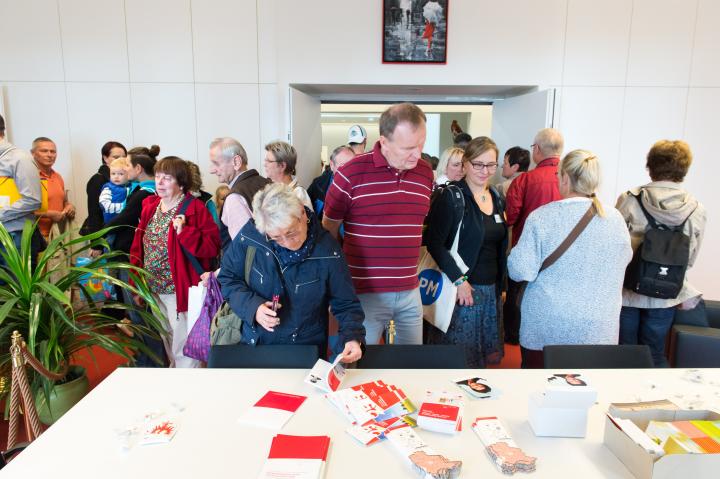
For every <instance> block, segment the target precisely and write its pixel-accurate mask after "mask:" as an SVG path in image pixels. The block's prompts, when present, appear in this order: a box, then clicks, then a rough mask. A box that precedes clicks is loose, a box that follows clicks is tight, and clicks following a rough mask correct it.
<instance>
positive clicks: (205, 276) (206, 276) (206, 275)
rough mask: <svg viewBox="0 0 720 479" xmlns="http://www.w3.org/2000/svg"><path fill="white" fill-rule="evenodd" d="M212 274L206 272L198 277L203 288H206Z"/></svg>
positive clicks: (211, 272)
mask: <svg viewBox="0 0 720 479" xmlns="http://www.w3.org/2000/svg"><path fill="white" fill-rule="evenodd" d="M211 274H213V271H206V272H204V273H203V274H201V275H200V279H201V280H202V284H203V286H205V287H206V288H207V285H208V279H210V275H211Z"/></svg>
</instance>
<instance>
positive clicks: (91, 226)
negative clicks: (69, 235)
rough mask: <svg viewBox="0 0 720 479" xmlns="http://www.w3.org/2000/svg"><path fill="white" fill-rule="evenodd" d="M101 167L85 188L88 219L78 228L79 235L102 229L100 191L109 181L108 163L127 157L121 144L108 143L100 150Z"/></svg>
mask: <svg viewBox="0 0 720 479" xmlns="http://www.w3.org/2000/svg"><path fill="white" fill-rule="evenodd" d="M100 153H101V155H102V165H101V166H100V168H99V169H98V171H97V173H95V174H94V175H92V177H90V180H88V182H87V186H86V187H85V192H86V193H87V211H88V217H87V219H86V220H85V222H83V225H82V227H81V228H80V234H83V235H88V234H91V233H95V232H96V231H99V230H101V229H102V228H103V211H102V208H101V207H100V190H102V187H103V185H104V184H105V183H107V182H108V181H110V163H112V162H113V161H114V160H117V159H118V158H124V157H126V156H127V149H126V148H125V146H123V144H122V143H118V142H117V141H108V142H107V143H105V144H104V145H103V147H102V148H101V149H100Z"/></svg>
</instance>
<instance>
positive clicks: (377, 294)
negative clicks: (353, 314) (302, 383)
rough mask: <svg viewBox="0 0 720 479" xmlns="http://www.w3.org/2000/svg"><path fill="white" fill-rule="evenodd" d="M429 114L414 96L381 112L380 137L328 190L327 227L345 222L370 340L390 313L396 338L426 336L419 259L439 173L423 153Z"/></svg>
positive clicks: (411, 340)
mask: <svg viewBox="0 0 720 479" xmlns="http://www.w3.org/2000/svg"><path fill="white" fill-rule="evenodd" d="M425 121H426V119H425V114H424V113H423V112H422V110H421V109H420V108H418V107H417V106H416V105H413V104H411V103H400V104H397V105H393V106H391V107H390V108H388V109H387V110H386V111H385V112H384V113H383V114H382V116H381V117H380V140H379V141H378V142H377V143H375V147H374V148H373V150H372V151H371V152H368V153H365V154H363V155H359V156H356V157H355V158H353V159H352V160H351V161H350V162H348V163H346V164H345V165H343V166H342V167H341V168H339V169H338V171H337V172H336V174H335V177H334V178H333V183H332V185H330V188H329V189H328V192H327V196H326V197H325V216H324V218H323V227H325V229H327V230H328V231H329V232H330V233H331V234H332V235H333V236H335V238H337V237H338V230H339V228H340V224H341V223H344V225H345V237H344V243H343V250H344V252H345V256H346V259H347V263H348V266H349V267H350V273H351V275H352V279H353V284H354V286H355V292H356V293H357V295H358V298H360V303H362V307H363V310H364V311H365V324H364V325H365V330H366V340H367V343H368V344H377V343H378V342H379V341H380V338H381V336H382V334H383V331H384V330H385V329H386V327H387V325H388V323H389V322H390V320H391V319H392V320H394V322H395V331H396V335H395V343H397V344H421V343H422V302H421V300H420V290H419V289H418V276H417V264H418V256H419V254H420V244H421V241H422V224H423V220H424V218H425V215H427V212H428V208H429V206H430V193H431V191H432V182H433V173H432V170H431V169H430V167H429V166H428V164H427V163H425V162H424V161H419V160H420V155H421V153H422V149H423V146H424V145H425Z"/></svg>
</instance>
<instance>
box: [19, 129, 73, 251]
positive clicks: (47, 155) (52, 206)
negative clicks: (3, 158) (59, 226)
mask: <svg viewBox="0 0 720 479" xmlns="http://www.w3.org/2000/svg"><path fill="white" fill-rule="evenodd" d="M30 152H31V153H32V156H33V159H34V160H35V166H37V169H38V172H39V173H40V184H41V186H42V188H43V189H45V188H46V189H47V192H45V191H43V195H45V194H46V193H47V210H45V211H42V210H38V211H36V212H35V216H37V217H38V218H40V221H39V223H38V227H39V229H40V232H41V233H42V235H43V237H44V238H45V239H46V240H47V239H48V236H49V235H50V229H51V228H52V225H53V223H62V222H64V221H65V220H66V219H69V220H72V219H73V218H75V207H74V206H73V205H72V204H71V203H70V202H68V200H67V195H66V194H65V181H63V177H62V176H60V173H58V172H57V171H55V170H53V165H54V164H55V160H57V147H56V146H55V142H53V141H52V140H51V139H50V138H46V137H44V136H41V137H39V138H36V139H35V141H33V143H32V149H31V150H30Z"/></svg>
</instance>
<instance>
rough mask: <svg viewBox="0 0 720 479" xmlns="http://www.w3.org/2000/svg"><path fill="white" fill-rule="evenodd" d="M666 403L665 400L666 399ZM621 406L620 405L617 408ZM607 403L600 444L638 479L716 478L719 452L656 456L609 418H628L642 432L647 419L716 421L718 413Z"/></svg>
mask: <svg viewBox="0 0 720 479" xmlns="http://www.w3.org/2000/svg"><path fill="white" fill-rule="evenodd" d="M666 403H667V402H666ZM618 406H621V407H618ZM628 406H629V405H614V404H611V405H610V408H609V410H608V414H607V415H606V417H605V439H604V443H605V445H606V446H607V448H608V449H610V451H612V453H613V454H615V456H616V457H617V458H618V459H619V460H620V461H621V462H622V463H623V464H625V467H627V468H628V469H629V470H630V472H631V473H632V474H633V475H634V476H635V477H636V478H638V479H677V478H691V479H700V478H705V477H717V476H718V473H719V472H720V454H666V455H664V456H656V455H653V454H651V453H649V452H648V451H647V450H646V449H645V448H643V447H642V446H640V445H639V444H638V443H637V442H636V441H635V440H633V439H632V438H631V437H630V436H629V435H628V434H627V433H626V432H625V431H623V429H622V428H621V427H620V426H618V424H617V423H616V422H615V421H613V419H612V417H616V418H620V419H629V420H630V421H632V422H633V423H634V424H635V425H636V426H637V427H638V428H640V429H641V430H642V431H644V430H645V429H646V428H647V425H648V423H649V422H650V421H652V420H654V421H691V420H713V421H717V420H720V414H718V413H715V412H711V411H690V410H681V409H667V408H664V409H653V408H644V407H638V408H636V409H633V408H629V407H628Z"/></svg>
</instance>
